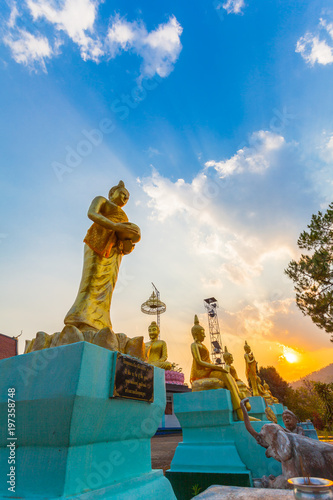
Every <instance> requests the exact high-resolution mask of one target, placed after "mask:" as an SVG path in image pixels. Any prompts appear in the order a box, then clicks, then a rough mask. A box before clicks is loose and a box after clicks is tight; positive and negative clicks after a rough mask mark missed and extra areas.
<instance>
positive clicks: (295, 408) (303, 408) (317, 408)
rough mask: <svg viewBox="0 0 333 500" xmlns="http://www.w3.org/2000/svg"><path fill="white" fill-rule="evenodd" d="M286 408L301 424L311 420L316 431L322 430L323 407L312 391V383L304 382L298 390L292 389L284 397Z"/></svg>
mask: <svg viewBox="0 0 333 500" xmlns="http://www.w3.org/2000/svg"><path fill="white" fill-rule="evenodd" d="M286 406H287V407H288V408H289V410H291V411H292V412H293V413H295V415H296V416H297V417H298V418H299V420H300V421H301V422H305V421H306V420H311V422H312V423H313V425H314V426H315V427H316V429H320V430H322V429H323V426H324V422H325V419H324V413H325V411H324V406H323V403H322V401H321V399H320V397H319V396H318V394H317V392H316V391H315V389H314V383H313V382H310V381H307V380H306V381H304V382H303V385H302V386H301V387H300V388H299V389H296V390H294V389H292V388H290V391H289V393H288V395H287V397H286Z"/></svg>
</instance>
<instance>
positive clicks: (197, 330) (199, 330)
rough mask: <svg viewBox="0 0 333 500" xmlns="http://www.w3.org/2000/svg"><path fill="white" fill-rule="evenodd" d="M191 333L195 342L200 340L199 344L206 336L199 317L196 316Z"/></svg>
mask: <svg viewBox="0 0 333 500" xmlns="http://www.w3.org/2000/svg"><path fill="white" fill-rule="evenodd" d="M191 333H192V337H193V338H194V340H198V341H199V342H202V341H203V340H204V338H205V336H206V335H205V329H204V328H203V327H202V326H201V325H200V324H199V319H198V316H197V315H195V316H194V325H193V326H192V329H191Z"/></svg>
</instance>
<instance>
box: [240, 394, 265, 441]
mask: <svg viewBox="0 0 333 500" xmlns="http://www.w3.org/2000/svg"><path fill="white" fill-rule="evenodd" d="M248 401H249V398H245V399H242V401H241V403H240V405H241V408H242V411H243V416H244V424H245V427H246V430H247V431H248V432H249V433H250V434H251V436H253V437H254V438H255V439H256V440H257V441H258V440H260V436H259V433H258V432H256V431H255V430H254V429H253V427H252V425H251V423H250V419H249V415H248V413H247V409H246V406H245V404H246V403H247V402H248Z"/></svg>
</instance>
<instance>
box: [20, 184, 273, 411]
mask: <svg viewBox="0 0 333 500" xmlns="http://www.w3.org/2000/svg"><path fill="white" fill-rule="evenodd" d="M128 199H129V192H128V190H127V189H126V188H125V184H124V182H123V181H120V182H119V183H118V184H117V186H114V187H112V188H111V189H110V191H109V196H108V199H107V198H104V197H103V196H97V197H96V198H94V200H93V201H92V203H91V205H90V207H89V210H88V217H89V219H90V220H91V221H92V222H93V224H92V225H91V227H90V228H89V229H88V232H87V234H86V236H85V238H84V243H85V245H84V259H83V271H82V278H81V282H80V286H79V291H78V294H77V297H76V299H75V301H74V304H73V306H72V307H71V308H70V310H69V311H68V313H67V314H66V317H65V319H64V323H65V327H64V328H63V329H62V331H61V332H56V333H54V334H52V335H49V334H47V333H45V332H38V333H37V335H36V337H35V338H34V339H33V340H31V341H27V343H26V349H25V352H26V353H28V352H32V351H37V350H40V349H46V348H50V347H57V346H60V345H66V344H71V343H74V342H80V341H86V342H91V343H93V344H96V345H99V346H101V347H105V348H107V349H110V350H113V351H120V352H122V353H125V354H129V355H132V356H135V357H137V358H139V359H142V360H145V361H148V363H151V364H153V365H155V366H157V367H160V368H163V369H165V370H170V369H171V368H172V364H171V363H170V362H169V361H168V360H167V346H166V343H165V342H164V341H163V340H160V339H159V338H158V337H159V327H158V325H157V323H156V322H154V321H153V322H152V323H151V325H150V326H149V329H148V331H149V337H150V341H149V342H147V343H146V344H145V343H144V341H143V337H135V338H130V337H128V336H127V335H126V334H124V333H114V331H113V329H112V324H111V319H110V307H111V299H112V295H113V291H114V288H115V285H116V282H117V278H118V273H119V267H120V264H121V261H122V258H123V255H127V254H129V253H131V252H132V251H133V249H134V247H135V244H136V243H138V242H139V241H140V238H141V232H140V228H139V227H138V226H137V225H136V224H133V223H131V222H129V221H128V218H127V215H126V213H125V212H124V210H123V208H122V207H124V206H125V205H126V203H127V201H128ZM194 323H195V324H194V326H193V328H192V335H193V339H194V342H193V343H192V345H191V352H192V356H193V364H192V370H191V383H192V389H193V391H199V390H206V389H216V388H220V387H223V388H226V389H229V391H230V394H231V400H232V404H233V408H234V410H235V411H236V413H237V415H238V417H239V418H240V419H243V414H242V411H241V408H240V401H241V399H243V398H246V397H248V396H251V395H253V396H262V397H264V398H265V400H266V401H267V403H269V404H271V403H274V402H277V400H276V399H275V398H274V397H273V396H272V394H271V393H270V390H269V387H268V385H267V384H266V383H264V385H262V383H261V381H260V379H259V377H258V375H257V363H256V360H255V358H254V356H253V353H252V352H251V348H250V346H249V345H248V344H247V343H246V342H245V346H244V349H245V363H246V375H247V379H248V383H249V385H250V386H251V388H250V387H248V386H247V385H246V384H245V383H244V382H242V381H241V380H240V379H239V378H238V376H237V372H236V370H235V368H234V367H233V365H232V363H233V356H232V354H230V353H229V352H228V351H227V349H226V348H225V352H224V354H223V357H224V360H225V366H222V365H214V364H212V362H211V360H210V357H209V351H208V349H207V348H206V347H205V346H204V345H203V343H202V342H203V340H204V338H205V331H204V328H203V327H202V326H201V325H200V324H199V321H198V318H197V316H195V321H194ZM248 406H249V405H248Z"/></svg>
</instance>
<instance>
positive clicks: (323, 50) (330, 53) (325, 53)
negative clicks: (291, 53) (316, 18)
mask: <svg viewBox="0 0 333 500" xmlns="http://www.w3.org/2000/svg"><path fill="white" fill-rule="evenodd" d="M319 31H321V33H322V36H323V37H324V39H323V38H321V36H320V33H319ZM329 38H331V40H330V39H329ZM332 40H333V23H328V22H327V21H326V20H325V19H320V23H319V30H318V32H317V33H316V34H313V33H310V32H307V33H306V34H305V35H304V36H302V37H301V38H300V39H299V40H298V41H297V44H296V52H298V53H300V54H301V56H302V57H303V59H304V60H305V61H306V62H307V63H308V64H310V65H311V66H314V64H315V63H318V64H322V65H324V66H325V65H327V64H331V63H332V62H333V44H332Z"/></svg>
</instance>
